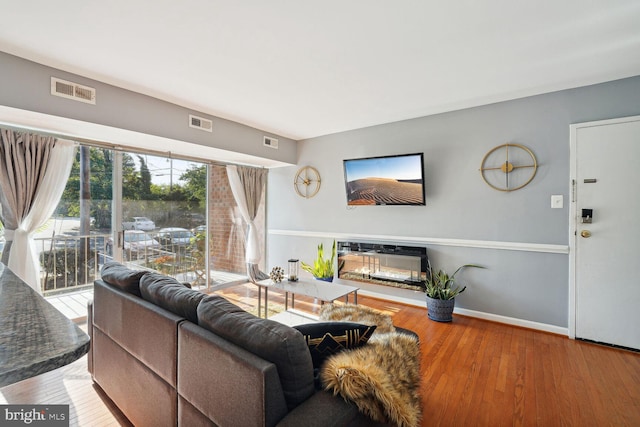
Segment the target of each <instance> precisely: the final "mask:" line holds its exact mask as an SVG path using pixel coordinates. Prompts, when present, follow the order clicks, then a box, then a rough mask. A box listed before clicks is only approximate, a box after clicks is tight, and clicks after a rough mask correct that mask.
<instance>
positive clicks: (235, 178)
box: [227, 165, 261, 264]
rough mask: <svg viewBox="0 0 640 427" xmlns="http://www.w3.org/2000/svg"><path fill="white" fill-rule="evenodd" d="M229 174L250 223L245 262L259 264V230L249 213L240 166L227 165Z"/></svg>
mask: <svg viewBox="0 0 640 427" xmlns="http://www.w3.org/2000/svg"><path fill="white" fill-rule="evenodd" d="M227 176H228V177H229V185H230V186H231V192H232V193H233V198H234V199H235V200H236V204H237V205H238V210H239V211H240V214H241V215H242V218H243V219H244V220H245V222H246V223H247V224H249V236H248V237H247V246H246V252H245V262H247V263H248V264H258V263H259V262H260V257H261V251H260V244H259V241H258V231H257V230H256V227H255V224H254V223H253V219H252V218H251V215H249V208H248V207H247V196H246V194H245V191H244V185H243V184H242V181H241V180H240V175H239V174H238V167H237V166H234V165H228V166H227Z"/></svg>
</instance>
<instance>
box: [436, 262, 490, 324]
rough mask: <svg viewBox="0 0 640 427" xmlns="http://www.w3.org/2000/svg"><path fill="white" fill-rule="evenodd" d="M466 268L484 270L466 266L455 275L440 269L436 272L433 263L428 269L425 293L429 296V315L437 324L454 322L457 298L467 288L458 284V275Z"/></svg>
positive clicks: (470, 265) (475, 266)
mask: <svg viewBox="0 0 640 427" xmlns="http://www.w3.org/2000/svg"><path fill="white" fill-rule="evenodd" d="M465 268H484V267H482V266H480V265H476V264H464V265H461V266H460V267H458V269H457V270H456V271H454V272H453V274H449V273H447V272H446V271H444V270H442V269H440V270H438V271H434V270H433V269H432V268H431V263H429V267H428V276H427V280H426V281H425V290H424V291H425V293H426V294H427V314H428V316H429V319H431V320H435V321H436V322H451V321H452V320H453V308H454V307H455V298H456V296H458V295H459V294H461V293H462V292H464V291H465V290H466V289H467V287H466V286H464V285H459V284H456V274H458V273H459V272H460V271H462V270H463V269H465Z"/></svg>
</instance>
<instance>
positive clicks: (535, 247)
mask: <svg viewBox="0 0 640 427" xmlns="http://www.w3.org/2000/svg"><path fill="white" fill-rule="evenodd" d="M268 234H270V235H280V236H291V237H317V238H329V239H336V240H338V239H340V240H349V239H351V240H374V241H381V242H393V243H412V244H415V243H422V244H426V245H437V246H455V247H463V248H477V249H498V250H505V251H524V252H542V253H551V254H565V255H566V254H568V253H569V246H568V245H552V244H544V243H524V242H500V241H492V240H467V239H442V238H435V237H415V236H414V237H408V236H392V235H386V234H353V233H332V232H329V231H298V230H278V229H269V230H268Z"/></svg>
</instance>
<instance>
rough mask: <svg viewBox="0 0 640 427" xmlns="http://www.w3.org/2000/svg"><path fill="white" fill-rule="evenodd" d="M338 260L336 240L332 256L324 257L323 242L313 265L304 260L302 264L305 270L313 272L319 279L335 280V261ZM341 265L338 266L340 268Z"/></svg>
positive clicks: (319, 246)
mask: <svg viewBox="0 0 640 427" xmlns="http://www.w3.org/2000/svg"><path fill="white" fill-rule="evenodd" d="M335 260H336V241H335V240H334V241H333V247H332V248H331V258H329V259H324V246H323V244H322V243H320V244H319V245H318V256H317V258H316V260H315V261H313V265H309V264H307V263H305V262H304V261H302V262H301V263H300V266H301V267H302V269H303V270H304V271H308V272H309V273H311V274H313V277H315V278H316V279H318V280H324V281H325V282H333V274H334V268H333V266H334V263H335ZM339 269H340V267H338V270H339Z"/></svg>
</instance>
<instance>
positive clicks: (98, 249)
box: [35, 234, 205, 295]
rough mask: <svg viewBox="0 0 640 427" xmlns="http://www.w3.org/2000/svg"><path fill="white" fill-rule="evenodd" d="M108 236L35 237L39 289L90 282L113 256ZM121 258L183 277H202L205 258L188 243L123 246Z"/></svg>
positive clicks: (62, 289) (135, 265) (56, 290)
mask: <svg viewBox="0 0 640 427" xmlns="http://www.w3.org/2000/svg"><path fill="white" fill-rule="evenodd" d="M110 237H111V235H110V234H91V235H85V236H65V235H60V236H53V237H52V238H38V239H35V242H36V245H37V248H38V251H39V252H40V266H41V273H40V285H41V289H42V293H43V294H44V295H53V294H57V293H63V292H69V291H73V290H80V289H82V288H85V287H90V286H92V285H93V281H94V280H96V279H97V278H99V276H100V268H102V266H103V265H104V263H105V262H108V261H110V260H112V259H113V245H112V243H111V240H110ZM123 258H124V262H125V263H126V264H128V265H130V266H131V267H133V268H136V269H147V270H155V271H159V272H161V273H163V274H167V275H170V276H174V277H180V278H181V279H182V280H184V281H187V280H188V281H198V282H203V281H204V280H205V275H204V260H203V259H202V257H201V256H199V252H198V251H197V250H192V249H191V248H189V247H184V246H183V247H180V248H178V247H164V248H157V247H142V248H139V249H138V250H130V249H126V250H124V253H123ZM201 284H203V283H201Z"/></svg>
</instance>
